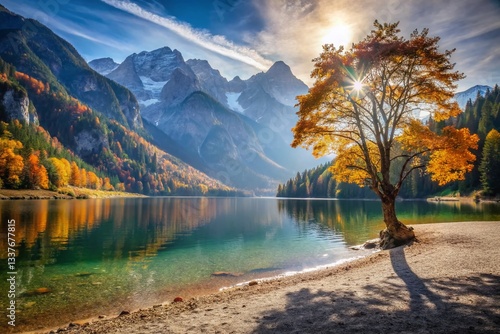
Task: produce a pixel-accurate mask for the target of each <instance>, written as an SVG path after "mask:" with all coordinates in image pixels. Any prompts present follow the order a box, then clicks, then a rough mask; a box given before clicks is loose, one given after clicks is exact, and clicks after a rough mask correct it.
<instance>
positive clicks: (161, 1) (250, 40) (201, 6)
mask: <svg viewBox="0 0 500 334" xmlns="http://www.w3.org/2000/svg"><path fill="white" fill-rule="evenodd" d="M0 3H2V4H3V5H4V6H6V7H7V8H8V9H10V10H12V11H14V12H17V13H19V14H21V15H23V16H26V17H30V18H35V19H37V20H39V21H40V22H42V23H44V24H45V25H47V26H48V27H49V28H51V29H52V30H54V31H55V32H56V33H57V34H59V35H61V36H62V37H63V38H65V39H66V40H68V41H69V42H70V43H72V44H73V45H74V46H75V47H76V49H77V50H78V51H79V52H80V54H81V55H82V56H83V57H84V58H85V59H86V60H88V61H90V60H92V59H95V58H100V57H112V58H113V59H115V61H117V62H121V61H123V59H125V58H126V57H127V56H128V55H130V54H132V53H134V52H136V53H138V52H141V51H144V50H148V51H149V50H154V49H157V48H160V47H163V46H168V47H170V48H172V49H178V50H179V51H181V53H182V54H183V56H184V58H185V59H186V60H187V59H189V58H200V59H207V60H208V61H209V62H210V63H211V65H212V66H213V67H214V68H217V69H219V70H220V71H221V73H222V75H224V76H226V77H227V78H228V79H231V78H232V77H234V76H235V75H240V76H241V77H242V78H244V79H245V78H248V77H249V76H250V75H252V74H255V73H258V72H260V71H265V70H266V69H267V68H269V66H271V65H272V63H273V62H274V61H277V60H283V61H285V62H286V63H287V64H289V65H290V66H291V68H292V71H293V72H294V73H295V75H297V76H298V77H299V78H300V79H302V80H304V81H305V82H306V83H307V84H309V85H310V84H312V82H311V80H310V78H309V74H310V72H311V70H312V62H311V59H313V58H314V57H316V56H318V55H319V53H320V51H321V45H322V44H324V43H327V42H328V43H334V44H346V43H347V44H350V43H352V42H356V41H358V40H360V39H362V38H363V37H364V36H365V35H366V34H368V33H369V31H370V30H371V29H372V23H373V21H374V20H375V19H378V20H379V21H381V22H395V21H400V22H401V23H400V28H401V30H402V32H403V34H404V35H405V36H406V37H408V36H409V34H410V33H411V31H413V30H414V29H419V30H421V29H422V28H429V29H430V35H431V36H436V35H437V36H440V37H441V41H440V45H441V47H442V49H443V50H444V49H452V48H456V49H457V51H456V53H455V54H454V56H453V61H454V62H455V63H456V64H457V67H456V68H457V69H458V70H460V71H462V72H464V73H465V74H466V75H467V78H466V79H465V80H462V81H460V82H459V90H465V89H467V88H469V87H470V86H472V85H475V84H486V85H493V84H495V83H500V66H499V61H498V57H499V55H500V19H499V18H500V1H499V0H456V1H450V0H447V1H440V0H387V1H376V0H206V1H203V0H184V1H181V0H153V1H148V0H126V1H124V0H23V1H19V0H0Z"/></svg>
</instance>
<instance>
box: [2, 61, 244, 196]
mask: <svg viewBox="0 0 500 334" xmlns="http://www.w3.org/2000/svg"><path fill="white" fill-rule="evenodd" d="M8 91H11V92H13V93H12V94H13V95H14V96H15V98H17V99H22V98H26V97H29V122H27V121H26V120H23V119H19V117H17V118H16V117H14V118H13V117H11V116H9V115H8V111H7V110H4V109H5V108H4V106H2V105H0V121H1V123H0V188H9V189H38V188H40V189H51V190H56V189H58V188H60V187H64V186H67V185H70V186H75V187H86V188H91V189H102V190H119V191H127V192H134V193H141V194H146V195H163V196H168V195H214V196H218V195H237V194H240V193H239V192H238V191H237V190H235V189H232V188H229V187H226V186H225V185H223V184H221V183H220V182H218V181H215V180H213V179H210V178H208V177H207V176H206V175H204V174H203V173H201V172H199V171H197V170H196V169H194V168H192V167H191V166H189V165H187V164H185V163H183V162H182V161H180V160H179V159H177V158H175V157H173V156H171V155H169V154H167V153H165V152H164V151H162V150H160V149H158V148H157V147H156V146H154V145H152V144H151V143H150V142H149V140H150V138H148V137H147V135H146V134H143V133H141V134H139V133H137V132H135V131H133V130H131V129H129V128H127V127H125V126H123V125H122V124H120V123H119V122H118V121H116V120H111V119H108V118H107V117H106V116H104V115H103V114H101V113H99V112H96V111H95V110H93V109H92V108H90V107H89V106H88V105H86V104H84V103H82V102H81V101H80V100H79V99H76V98H75V97H73V96H70V95H69V94H68V93H67V91H66V90H65V89H64V87H62V86H60V85H58V84H53V85H50V83H48V82H44V81H43V80H39V79H37V78H34V77H32V76H30V75H27V74H25V73H23V72H19V71H17V70H16V69H15V67H14V66H12V65H11V64H9V63H7V62H5V61H3V60H2V59H1V58H0V97H2V96H3V95H4V94H5V93H6V92H8Z"/></svg>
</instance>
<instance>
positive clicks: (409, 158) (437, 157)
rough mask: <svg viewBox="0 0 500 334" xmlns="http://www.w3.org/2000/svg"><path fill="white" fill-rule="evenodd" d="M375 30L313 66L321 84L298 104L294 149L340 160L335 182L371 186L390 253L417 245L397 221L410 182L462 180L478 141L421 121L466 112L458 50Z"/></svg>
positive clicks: (327, 49) (421, 35)
mask: <svg viewBox="0 0 500 334" xmlns="http://www.w3.org/2000/svg"><path fill="white" fill-rule="evenodd" d="M374 26H375V29H374V30H372V31H371V33H370V34H369V35H368V36H366V37H365V38H364V39H363V40H362V41H360V42H358V43H356V44H353V45H352V48H351V49H350V50H346V49H344V48H343V47H342V46H341V47H339V48H336V47H335V46H333V45H331V44H330V45H324V46H323V52H322V53H321V54H320V56H319V57H318V58H316V59H314V60H313V61H314V63H315V64H314V70H313V72H312V74H311V77H313V78H315V80H316V81H315V83H314V85H313V87H312V88H311V89H310V90H309V93H308V94H306V95H302V96H299V97H298V101H299V104H298V106H299V107H300V109H299V111H298V113H297V114H298V116H299V121H298V122H297V125H296V126H295V128H294V129H293V132H294V141H293V143H292V146H293V147H297V146H302V147H306V148H309V147H313V154H314V155H315V156H323V155H326V154H331V153H334V154H335V155H336V159H335V162H334V164H333V165H332V166H331V167H330V170H331V171H332V173H333V175H334V177H335V179H336V181H338V182H351V183H356V184H358V185H360V186H367V187H369V188H370V189H371V190H373V191H374V192H375V193H376V194H377V195H378V196H379V197H380V199H381V202H382V211H383V216H384V222H385V225H386V229H385V230H384V231H381V247H382V248H390V247H393V246H395V245H400V244H403V243H405V242H407V241H409V240H411V239H413V238H414V237H415V235H414V232H413V229H412V228H408V227H407V226H406V225H404V224H403V223H402V222H400V221H399V220H398V218H397V216H396V208H395V201H396V197H397V196H398V193H399V191H400V190H401V186H402V184H403V182H404V181H405V179H406V178H407V177H408V176H409V175H410V173H411V172H412V171H413V170H416V169H420V170H423V171H426V172H428V173H430V174H431V176H432V179H433V180H435V181H437V182H439V183H440V184H444V183H446V182H450V181H453V180H459V179H463V178H464V174H465V173H466V172H468V171H470V170H471V169H472V167H473V165H472V162H473V161H474V160H475V156H474V155H473V154H472V153H471V152H470V149H472V148H476V147H477V140H478V138H477V137H476V136H475V135H471V134H470V133H469V130H468V129H459V130H457V129H455V128H453V127H449V126H448V127H445V128H444V129H442V131H440V132H439V133H434V132H432V131H431V130H430V129H429V127H428V125H426V124H424V123H422V122H421V120H420V118H419V115H420V112H425V113H427V114H430V116H431V117H432V118H433V119H434V120H436V121H441V120H445V119H448V118H450V117H454V116H457V115H458V114H459V113H460V112H461V111H460V109H459V107H458V105H457V103H456V102H454V101H453V100H452V97H453V95H454V90H455V89H456V85H455V82H456V81H457V80H459V79H461V78H463V77H464V75H463V74H462V73H459V72H456V71H454V64H452V63H451V62H450V57H451V55H452V53H453V50H452V51H444V52H440V51H439V48H438V41H439V37H429V36H428V29H424V30H423V31H422V32H418V31H414V32H413V33H412V34H411V36H410V38H409V39H405V38H404V37H401V36H399V33H400V30H399V29H398V23H394V24H380V23H379V22H377V21H375V23H374ZM396 162H397V163H396ZM396 166H400V167H399V168H398V170H396V171H395V170H394V169H395V167H396Z"/></svg>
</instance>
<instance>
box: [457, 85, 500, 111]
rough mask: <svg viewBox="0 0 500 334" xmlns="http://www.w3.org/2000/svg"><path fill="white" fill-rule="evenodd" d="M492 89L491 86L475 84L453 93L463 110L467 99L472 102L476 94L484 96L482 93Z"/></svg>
mask: <svg viewBox="0 0 500 334" xmlns="http://www.w3.org/2000/svg"><path fill="white" fill-rule="evenodd" d="M492 89H493V88H492V87H490V86H484V85H476V86H473V87H471V88H469V89H467V90H465V91H463V92H458V93H457V94H455V100H456V101H457V102H458V105H459V106H460V108H461V109H462V110H463V109H465V106H466V105H467V101H469V100H471V101H472V102H474V101H475V100H476V97H477V94H480V95H481V96H484V94H486V92H487V91H488V90H490V91H491V90H492Z"/></svg>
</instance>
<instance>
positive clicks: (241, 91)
mask: <svg viewBox="0 0 500 334" xmlns="http://www.w3.org/2000/svg"><path fill="white" fill-rule="evenodd" d="M107 77H108V78H110V79H113V80H115V81H117V82H118V83H120V84H122V85H124V86H125V87H127V88H129V89H130V90H131V91H132V92H133V93H134V95H135V96H136V97H137V100H138V101H139V104H140V106H141V115H142V117H143V119H145V120H146V121H148V122H149V124H150V128H149V130H150V132H151V133H152V134H153V133H154V134H156V135H155V137H156V138H155V139H156V141H157V142H158V143H162V142H169V143H172V142H173V143H175V145H178V146H179V147H180V148H181V149H180V150H177V152H178V153H179V154H178V156H179V155H180V156H179V157H181V158H182V159H183V160H186V161H188V162H189V163H191V164H192V165H193V166H195V167H197V168H198V169H201V170H202V171H204V172H206V173H207V174H209V175H212V176H214V177H216V178H218V179H220V180H222V181H223V182H225V183H226V184H229V185H233V186H236V187H242V188H254V189H255V188H256V187H257V188H266V187H274V186H273V185H272V184H275V181H274V180H284V179H285V178H287V177H289V176H290V175H292V174H293V173H295V172H296V171H297V170H302V169H305V168H310V167H313V166H315V165H316V164H317V163H318V162H317V161H315V160H314V159H313V158H312V156H311V154H310V153H309V152H306V151H305V150H301V149H298V150H296V149H292V148H291V147H290V145H289V144H290V142H291V139H292V133H291V131H290V130H291V128H292V127H293V126H294V125H295V123H296V121H297V116H296V114H295V113H296V108H295V107H294V105H295V104H296V100H295V97H296V96H297V95H299V94H305V93H307V89H308V88H307V86H306V85H305V84H304V83H303V82H302V81H300V80H299V79H297V78H296V77H295V76H294V75H293V73H292V71H291V69H290V67H289V66H288V65H286V64H285V63H284V62H281V61H279V62H276V63H275V64H274V65H273V66H272V67H271V68H270V69H269V70H268V71H267V72H261V73H258V74H256V75H254V76H252V77H251V78H249V79H248V80H242V79H241V78H240V77H235V78H234V79H232V80H231V81H228V80H227V79H226V78H224V77H223V76H222V75H221V74H220V72H219V71H218V70H217V69H214V68H212V67H211V66H210V64H209V63H208V61H206V60H200V59H190V60H187V61H184V59H183V57H182V55H181V53H180V52H179V51H177V50H173V51H172V50H171V49H170V48H168V47H164V48H161V49H158V50H154V51H150V52H147V51H143V52H141V53H139V54H135V53H134V54H132V55H130V56H129V57H127V58H126V59H125V60H124V62H123V63H122V64H120V65H119V66H118V67H117V68H116V69H115V70H113V71H111V72H110V73H108V74H107ZM151 126H152V127H155V128H156V129H152V128H151ZM158 130H160V131H161V132H162V133H163V135H161V132H158ZM165 135H166V136H167V137H168V139H167V138H163V137H162V136H165ZM160 137H161V138H160ZM165 149H166V150H168V148H165ZM273 191H274V189H273Z"/></svg>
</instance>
